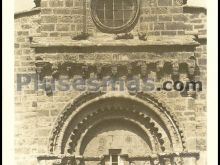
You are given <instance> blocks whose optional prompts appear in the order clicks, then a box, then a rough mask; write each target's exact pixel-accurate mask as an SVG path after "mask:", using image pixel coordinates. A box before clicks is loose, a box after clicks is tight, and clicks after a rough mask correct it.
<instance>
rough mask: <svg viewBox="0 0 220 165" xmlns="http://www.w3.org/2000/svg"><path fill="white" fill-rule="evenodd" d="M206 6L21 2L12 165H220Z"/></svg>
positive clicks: (166, 0) (121, 0) (192, 2)
mask: <svg viewBox="0 0 220 165" xmlns="http://www.w3.org/2000/svg"><path fill="white" fill-rule="evenodd" d="M209 2H210V1H209ZM207 6H208V1H206V0H14V11H12V14H13V20H12V21H13V24H12V28H13V32H12V36H13V37H14V40H13V41H12V42H13V43H12V46H13V48H12V49H13V55H12V58H13V59H12V60H13V62H12V63H11V62H9V61H8V62H6V64H5V65H6V66H7V67H9V66H10V65H13V73H12V74H9V73H7V75H11V76H12V77H13V82H12V83H13V84H12V88H11V90H12V91H13V93H12V94H11V95H10V96H11V97H12V99H13V103H12V104H13V107H14V108H12V109H11V110H10V111H11V112H12V113H13V117H10V120H13V126H12V127H13V131H11V132H12V133H11V134H13V147H9V146H7V145H6V148H9V149H10V151H11V152H13V155H14V156H13V157H11V159H13V162H14V163H13V164H10V163H9V164H8V165H217V163H216V164H214V163H208V151H209V143H208V136H209V135H211V133H210V134H209V133H208V131H209V130H211V131H214V129H215V127H214V124H216V123H214V118H212V119H211V121H213V123H214V124H213V123H212V126H213V129H212V128H211V129H210V127H208V117H207V116H208V112H209V111H212V109H209V108H208V100H207V98H208V96H209V99H211V100H212V99H213V104H212V103H211V104H212V105H214V104H215V103H216V102H215V98H214V97H216V96H215V95H213V96H211V97H210V95H208V91H209V90H210V91H211V90H212V87H213V86H211V87H210V88H209V86H208V85H207V84H208V83H207V82H208V77H209V76H211V74H212V73H211V74H210V73H208V62H207V61H208V60H207V59H208V56H209V57H210V56H212V55H215V54H211V53H207V52H208V50H207V45H208V46H209V45H212V44H210V43H208V42H207V38H208V33H207V30H208V28H207V27H208V26H207V25H208V23H207V22H209V20H208V17H207V13H208V12H207V11H208V7H207ZM216 35H217V34H216ZM6 40H7V38H6ZM212 42H213V44H215V42H217V41H215V40H214V39H213V40H212ZM207 43H208V44H207ZM210 47H211V46H210ZM4 55H7V54H4ZM214 62H217V60H214ZM213 66H214V63H213ZM216 72H217V71H216ZM214 74H215V73H214V72H213V75H212V76H214ZM213 88H214V87H213ZM215 90H217V86H216V87H215V89H214V91H215ZM5 96H6V95H5ZM3 102H4V101H3ZM3 111H4V110H3ZM211 113H212V112H211ZM214 113H215V111H214V108H213V114H214ZM209 117H210V116H209ZM214 117H216V115H214ZM5 119H6V120H7V119H8V118H5ZM5 126H7V125H6V124H5ZM216 126H217V125H216ZM9 130H10V129H6V132H7V131H9ZM215 135H216V134H214V136H212V138H213V141H212V140H211V141H212V142H214V139H215V138H214V137H215ZM6 140H7V139H6ZM5 144H7V143H5ZM216 145H217V144H216ZM210 146H211V145H210ZM214 146H215V145H214ZM210 148H211V147H210ZM211 152H214V154H216V153H217V150H212V151H211ZM212 155H213V154H212ZM8 156H9V155H7V156H6V161H7V159H9V157H8ZM5 165H6V164H5Z"/></svg>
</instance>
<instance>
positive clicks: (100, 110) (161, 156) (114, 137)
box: [49, 93, 187, 165]
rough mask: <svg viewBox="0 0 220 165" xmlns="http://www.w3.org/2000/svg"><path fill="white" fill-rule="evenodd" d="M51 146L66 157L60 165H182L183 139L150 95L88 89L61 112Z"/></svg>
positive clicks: (52, 135)
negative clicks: (96, 91) (87, 91)
mask: <svg viewBox="0 0 220 165" xmlns="http://www.w3.org/2000/svg"><path fill="white" fill-rule="evenodd" d="M49 150H50V152H51V154H55V155H64V157H65V159H64V158H61V161H60V162H59V163H58V164H63V165H65V164H70V165H71V164H91V165H92V164H109V165H119V164H120V165H126V164H132V163H133V164H136V165H139V164H140V165H141V164H146V165H147V164H150V165H156V164H173V165H175V163H176V164H183V157H184V152H185V142H184V136H183V132H182V130H181V129H180V126H179V125H178V123H177V121H176V120H175V119H174V116H173V115H172V114H171V113H170V112H169V110H168V109H167V108H166V107H165V106H164V105H163V104H161V103H160V102H158V101H157V100H156V99H155V98H153V97H152V96H150V95H147V94H143V93H141V94H137V95H135V96H132V95H130V94H115V93H107V94H105V93H96V94H92V93H87V94H84V95H81V96H80V97H79V98H77V99H75V100H74V101H73V102H72V103H70V104H69V105H68V106H67V107H66V109H65V110H64V111H63V112H62V113H61V114H60V116H59V117H58V119H57V122H56V123H55V126H54V129H53V130H52V133H51V138H50V145H49ZM179 153H181V154H182V156H181V154H179ZM186 155H187V154H185V156H186Z"/></svg>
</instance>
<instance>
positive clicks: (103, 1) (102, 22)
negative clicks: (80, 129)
mask: <svg viewBox="0 0 220 165" xmlns="http://www.w3.org/2000/svg"><path fill="white" fill-rule="evenodd" d="M91 9H92V10H91V11H92V19H93V21H94V22H95V24H96V25H97V27H98V28H99V29H100V30H101V31H103V32H107V33H122V32H127V31H128V30H130V28H131V26H132V25H134V23H135V21H136V20H137V17H138V13H139V0H92V2H91Z"/></svg>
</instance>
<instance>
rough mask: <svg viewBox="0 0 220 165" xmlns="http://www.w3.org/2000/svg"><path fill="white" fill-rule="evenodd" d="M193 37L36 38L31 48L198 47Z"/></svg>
mask: <svg viewBox="0 0 220 165" xmlns="http://www.w3.org/2000/svg"><path fill="white" fill-rule="evenodd" d="M194 39H195V37H194V36H170V37H169V36H158V37H149V38H148V40H147V41H142V40H139V39H120V40H115V39H113V38H111V37H110V38H109V37H107V38H106V37H92V38H91V39H87V40H71V39H70V38H66V39H64V38H63V39H59V38H56V39H54V40H51V39H48V40H47V41H46V39H45V38H43V37H42V38H41V37H37V38H33V40H32V43H31V47H32V48H54V47H61V48H67V47H69V48H75V47H76V48H77V47H139V46H140V47H154V48H155V49H158V48H159V47H158V46H164V47H175V46H191V47H195V46H198V45H199V43H198V42H197V41H195V40H194Z"/></svg>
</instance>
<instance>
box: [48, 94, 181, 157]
mask: <svg viewBox="0 0 220 165" xmlns="http://www.w3.org/2000/svg"><path fill="white" fill-rule="evenodd" d="M116 109H117V110H118V109H119V110H120V112H121V113H124V114H127V115H128V114H129V113H133V116H136V117H135V119H134V120H137V121H138V122H140V123H143V122H145V126H146V128H148V129H149V131H150V132H151V134H152V135H154V136H156V139H157V140H158V141H159V142H160V147H161V150H162V151H164V150H165V148H164V146H163V143H164V141H163V140H162V138H164V137H162V134H161V133H160V132H159V131H160V129H161V128H162V129H163V130H164V131H165V132H166V134H167V137H168V138H169V140H170V142H171V144H172V145H173V146H172V148H173V149H174V150H176V151H183V150H184V149H185V140H184V136H183V132H182V130H181V129H180V127H179V125H178V123H177V120H176V119H175V117H174V115H173V114H171V113H170V111H169V110H168V108H167V107H166V106H165V105H164V104H162V103H160V102H159V101H158V100H157V99H156V98H155V97H153V96H151V95H149V94H143V93H138V94H137V95H135V96H132V95H130V94H117V95H115V93H110V94H109V93H107V94H106V93H84V94H83V95H81V96H79V97H78V98H76V99H74V101H73V102H72V103H70V104H69V105H68V106H67V107H66V108H65V109H64V111H63V112H62V113H61V114H60V115H59V117H58V119H57V121H56V123H55V126H54V129H53V130H52V133H51V137H50V145H49V150H50V152H51V153H59V154H60V153H63V152H64V150H65V149H64V148H65V147H64V146H66V144H67V143H68V142H69V144H70V145H69V148H68V150H69V151H68V152H69V153H72V152H73V151H74V145H76V144H75V143H76V142H77V139H79V138H80V136H81V135H82V133H83V132H85V131H86V129H87V128H88V125H90V124H92V125H93V124H94V123H95V120H96V117H97V116H98V115H100V114H102V115H103V114H104V113H105V114H108V112H110V111H111V113H112V112H113V111H115V110H116ZM118 112H119V111H118ZM111 113H109V114H111ZM125 116H126V115H125ZM131 116H132V115H131ZM131 116H130V118H131ZM127 117H128V118H129V116H127ZM72 126H74V127H73V129H70V127H72ZM71 139H72V140H71Z"/></svg>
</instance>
